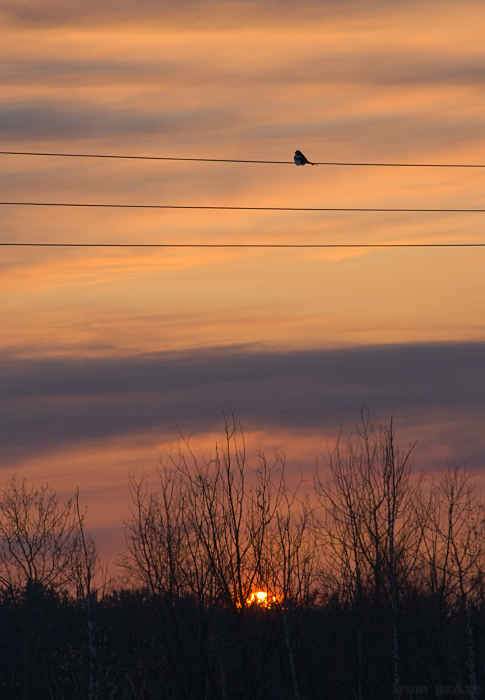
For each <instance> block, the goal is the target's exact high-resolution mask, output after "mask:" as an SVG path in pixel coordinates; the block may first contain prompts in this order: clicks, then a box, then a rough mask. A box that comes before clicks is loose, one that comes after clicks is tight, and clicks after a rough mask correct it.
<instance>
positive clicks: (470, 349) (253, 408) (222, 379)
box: [0, 343, 485, 466]
mask: <svg viewBox="0 0 485 700" xmlns="http://www.w3.org/2000/svg"><path fill="white" fill-rule="evenodd" d="M484 358H485V344H484V343H428V344H416V345H396V346H370V347H354V348H344V349H332V350H305V351H289V352H283V351H277V352H275V351H269V350H261V349H259V350H258V349H257V348H254V347H251V346H245V347H244V346H241V347H236V348H232V349H225V348H212V349H204V350H191V351H186V352H178V353H154V354H148V355H138V356H131V357H127V358H116V357H111V358H101V359H100V358H77V359H76V358H68V357H66V358H62V357H61V358H54V359H52V358H51V359H49V358H40V359H22V360H19V359H15V358H13V357H9V356H6V355H4V356H3V358H2V362H1V370H0V386H1V396H2V400H1V402H0V417H1V420H0V425H1V428H0V439H1V441H2V445H3V449H4V452H3V458H2V462H3V465H4V466H8V462H9V459H13V458H16V456H17V457H18V456H19V455H21V454H23V455H24V456H25V455H26V454H28V453H30V452H31V453H32V454H36V455H37V454H39V452H43V451H49V450H56V449H61V448H66V447H68V446H71V447H73V446H75V445H76V444H78V445H80V444H83V443H84V444H86V443H89V442H92V441H100V440H101V441H103V440H104V441H106V440H110V439H113V438H121V437H126V436H129V435H136V434H142V433H150V432H156V433H158V434H163V435H167V434H172V435H173V434H176V426H177V425H178V426H180V428H181V429H182V430H183V431H187V432H207V431H212V430H215V429H218V427H219V426H220V422H221V410H222V409H224V410H225V411H231V410H235V411H236V412H237V413H238V415H239V416H240V418H241V420H242V422H243V426H244V427H245V428H246V429H247V430H258V429H267V430H271V429H274V430H277V431H280V432H281V431H282V430H283V431H285V430H288V431H295V430H296V431H302V430H303V431H310V432H315V431H321V430H323V429H324V428H329V427H331V428H332V429H335V428H336V427H338V425H340V424H341V423H342V422H343V423H347V424H348V423H349V422H352V420H353V419H354V418H355V416H356V415H357V414H358V411H359V409H360V408H361V407H362V406H366V407H368V408H369V409H370V410H371V411H372V412H373V413H374V414H376V415H378V416H380V417H382V418H383V419H388V418H389V417H390V415H391V414H394V415H395V416H396V417H397V418H398V419H399V420H401V421H402V422H403V423H404V424H408V425H410V426H415V428H417V429H418V432H420V430H419V429H420V428H421V424H422V423H423V421H424V422H427V423H433V422H435V423H436V426H438V427H436V426H435V429H434V432H435V433H436V431H437V430H438V428H439V425H442V424H444V423H446V422H447V421H448V422H450V421H451V422H452V423H453V424H454V425H455V426H459V425H460V422H461V424H462V428H464V430H463V431H461V429H460V431H459V432H458V433H457V434H456V435H454V436H453V435H450V434H449V432H446V431H445V432H443V431H441V433H440V430H441V428H440V429H439V430H438V433H440V434H442V435H445V434H446V439H447V440H448V441H449V442H450V443H453V442H454V441H456V443H457V445H459V447H460V449H466V445H465V444H464V442H463V435H464V434H468V435H469V436H470V432H473V431H471V430H470V417H471V416H473V419H472V421H471V423H472V425H475V426H476V425H477V424H478V425H479V424H480V422H482V423H483V418H484V417H485V415H484V414H485V399H484V396H483V390H482V387H483V386H484V384H485V360H484ZM473 434H474V445H473V446H472V445H471V444H470V442H469V440H470V437H469V438H468V448H469V452H468V453H467V454H464V455H462V456H463V457H467V456H468V457H470V452H473V455H472V456H473V457H474V458H475V459H478V460H479V461H480V460H481V461H482V462H485V440H483V439H482V440H480V439H479V435H480V432H479V433H478V434H477V433H476V431H475V432H474V433H473Z"/></svg>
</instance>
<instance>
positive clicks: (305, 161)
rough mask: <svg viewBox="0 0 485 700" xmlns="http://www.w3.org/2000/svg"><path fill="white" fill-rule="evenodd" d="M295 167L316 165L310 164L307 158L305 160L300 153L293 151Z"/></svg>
mask: <svg viewBox="0 0 485 700" xmlns="http://www.w3.org/2000/svg"><path fill="white" fill-rule="evenodd" d="M293 158H294V161H295V165H307V164H308V165H317V164H316V163H311V162H310V161H309V160H308V158H306V157H305V156H304V155H303V153H302V152H301V151H295V155H294V156H293Z"/></svg>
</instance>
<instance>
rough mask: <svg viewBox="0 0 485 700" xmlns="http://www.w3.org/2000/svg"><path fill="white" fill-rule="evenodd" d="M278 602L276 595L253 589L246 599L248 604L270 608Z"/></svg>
mask: <svg viewBox="0 0 485 700" xmlns="http://www.w3.org/2000/svg"><path fill="white" fill-rule="evenodd" d="M277 602H278V599H277V598H276V596H274V595H272V596H269V595H268V593H267V592H266V591H253V593H251V595H250V596H249V598H248V599H247V600H246V603H247V604H248V605H259V606H260V607H261V608H270V607H271V606H272V605H275V603H277Z"/></svg>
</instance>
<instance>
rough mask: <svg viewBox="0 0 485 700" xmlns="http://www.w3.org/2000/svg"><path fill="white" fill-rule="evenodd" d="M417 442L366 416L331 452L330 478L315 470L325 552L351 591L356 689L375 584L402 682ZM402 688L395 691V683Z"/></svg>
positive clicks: (395, 677) (415, 539)
mask: <svg viewBox="0 0 485 700" xmlns="http://www.w3.org/2000/svg"><path fill="white" fill-rule="evenodd" d="M412 449H413V446H411V447H409V448H408V449H407V450H406V451H404V452H401V451H400V450H399V449H398V448H397V446H396V444H395V433H394V426H393V423H392V420H391V422H390V424H389V425H388V426H384V427H382V428H380V429H377V428H376V426H375V425H374V423H373V422H372V421H371V420H370V419H369V418H368V417H365V416H363V415H362V416H361V421H360V423H359V424H358V425H357V426H356V434H355V435H354V436H352V437H351V438H350V439H349V440H348V441H347V443H346V444H342V441H341V439H340V438H339V440H338V441H337V445H336V447H335V448H334V449H333V450H332V451H330V452H329V455H328V458H327V463H328V466H329V467H330V479H329V480H328V482H327V483H324V482H323V481H322V479H321V477H320V476H319V475H318V473H317V478H316V490H317V495H318V497H319V499H320V502H321V504H322V506H323V516H322V521H321V523H320V525H321V532H322V549H323V552H324V554H323V556H324V557H325V558H326V559H327V561H328V563H329V564H330V565H332V566H333V567H334V570H335V574H334V576H335V578H336V579H337V580H339V581H340V583H341V584H344V585H343V586H342V585H341V589H340V590H341V591H342V592H343V593H344V594H346V595H347V596H348V597H349V601H350V603H351V604H352V607H353V610H354V614H355V619H356V625H357V664H358V666H357V697H358V700H362V698H363V695H364V689H363V648H364V640H363V628H364V624H363V623H364V598H365V596H366V595H368V594H369V593H370V592H371V591H372V596H373V599H374V604H375V606H376V610H377V609H379V608H380V607H381V604H382V602H387V604H388V609H389V612H390V621H391V644H390V646H391V657H392V681H393V686H394V688H395V689H397V687H398V686H399V685H400V652H399V589H400V587H402V586H403V585H404V584H405V582H406V581H407V580H409V578H410V576H411V575H412V573H413V571H414V570H415V568H416V567H417V564H418V560H419V554H420V547H421V545H420V542H421V537H422V533H421V529H420V527H419V522H418V519H417V513H416V507H415V503H416V499H417V496H418V494H419V491H420V481H419V479H418V481H417V482H415V483H412V482H411V479H410V475H411V471H410V470H411V466H410V455H411V452H412ZM395 692H397V691H395Z"/></svg>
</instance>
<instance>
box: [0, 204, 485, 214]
mask: <svg viewBox="0 0 485 700" xmlns="http://www.w3.org/2000/svg"><path fill="white" fill-rule="evenodd" d="M0 206H5V207H7V206H14V207H82V208H92V209H198V210H200V209H205V210H207V209H208V210H222V211H321V212H381V213H417V214H485V209H414V208H398V207H392V208H391V207H237V206H219V205H199V204H96V203H83V202H0Z"/></svg>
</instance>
